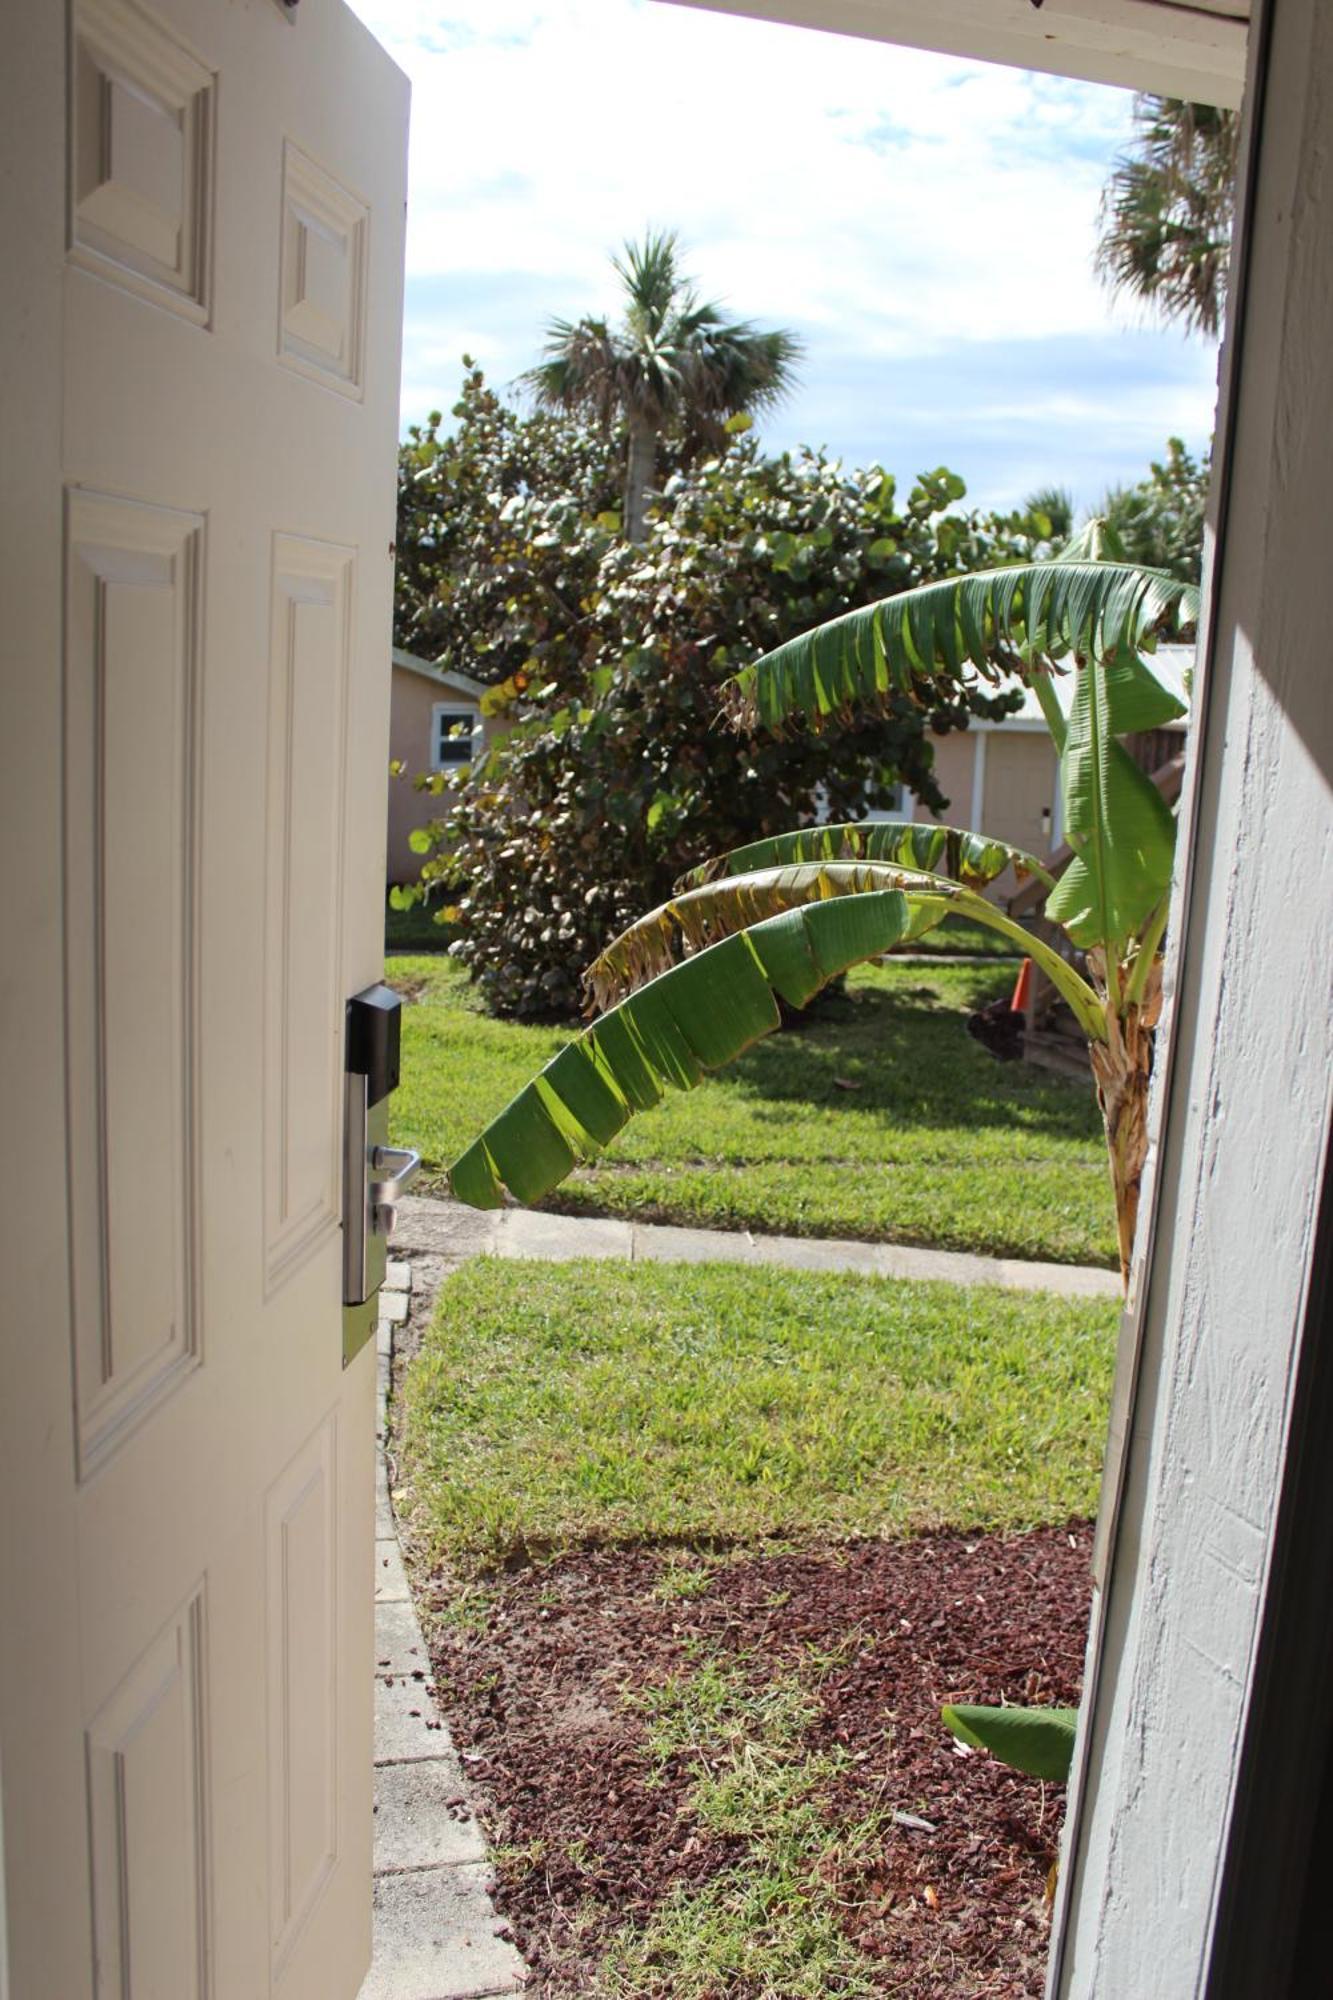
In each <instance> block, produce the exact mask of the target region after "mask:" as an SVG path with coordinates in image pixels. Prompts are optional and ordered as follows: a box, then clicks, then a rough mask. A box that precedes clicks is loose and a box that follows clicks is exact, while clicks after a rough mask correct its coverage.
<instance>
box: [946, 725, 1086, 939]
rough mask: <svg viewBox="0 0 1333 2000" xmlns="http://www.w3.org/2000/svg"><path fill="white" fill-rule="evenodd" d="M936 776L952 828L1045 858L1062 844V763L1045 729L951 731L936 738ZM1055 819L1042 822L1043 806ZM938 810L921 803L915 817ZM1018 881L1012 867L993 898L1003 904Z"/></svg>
mask: <svg viewBox="0 0 1333 2000" xmlns="http://www.w3.org/2000/svg"><path fill="white" fill-rule="evenodd" d="M935 776H936V781H937V782H938V784H939V787H940V790H941V791H942V792H943V793H944V794H945V796H946V797H947V799H948V801H949V804H948V807H947V808H946V810H945V811H944V812H942V813H941V814H939V818H940V819H941V820H943V822H944V824H945V825H946V826H961V827H966V828H968V829H969V831H971V832H975V833H985V834H989V835H990V836H991V838H992V839H993V840H1007V841H1008V842H1009V843H1010V845H1011V846H1013V847H1022V848H1024V849H1026V851H1027V852H1028V853H1029V854H1035V855H1036V856H1037V857H1038V858H1039V859H1040V858H1041V857H1042V856H1044V855H1047V854H1050V853H1051V852H1052V850H1053V849H1054V848H1055V847H1057V846H1058V845H1059V841H1058V839H1057V838H1056V832H1057V830H1058V827H1059V816H1058V814H1057V813H1056V811H1055V807H1056V792H1057V786H1058V764H1057V760H1056V755H1055V749H1054V746H1053V744H1052V743H1051V740H1050V738H1049V736H1047V734H1046V732H1045V730H1044V729H1027V728H1018V727H1015V726H1010V727H1008V728H1006V727H1005V726H1004V725H1003V724H1002V725H1001V726H1000V727H999V728H996V729H984V730H983V729H964V730H954V731H951V732H950V734H949V735H947V736H939V737H936V739H935ZM1043 808H1049V809H1050V811H1051V815H1052V817H1051V819H1050V821H1049V823H1048V825H1047V827H1046V828H1043V826H1042V810H1043ZM935 817H936V815H935V814H933V813H931V812H928V811H927V810H926V808H925V807H924V806H923V805H921V804H920V803H918V805H917V808H916V811H915V813H914V814H913V818H914V819H917V820H926V821H929V820H933V819H934V818H935ZM1017 886H1018V884H1017V882H1016V881H1015V880H1014V876H1013V873H1012V871H1011V870H1008V869H1006V870H1005V873H1004V874H1003V875H1002V876H1000V878H999V880H998V881H996V882H993V883H992V884H991V886H990V888H989V889H988V890H987V892H986V893H987V894H988V895H989V897H990V898H991V900H992V902H997V903H1003V902H1004V901H1005V900H1006V899H1007V898H1008V897H1009V896H1011V895H1012V894H1013V892H1014V890H1015V889H1016V888H1017Z"/></svg>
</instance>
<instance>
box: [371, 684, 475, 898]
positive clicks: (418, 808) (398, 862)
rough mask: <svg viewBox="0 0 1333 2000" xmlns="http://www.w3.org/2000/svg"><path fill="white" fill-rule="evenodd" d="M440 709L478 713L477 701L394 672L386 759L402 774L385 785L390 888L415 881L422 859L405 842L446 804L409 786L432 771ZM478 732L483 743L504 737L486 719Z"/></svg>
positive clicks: (445, 686)
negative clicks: (399, 766) (434, 718)
mask: <svg viewBox="0 0 1333 2000" xmlns="http://www.w3.org/2000/svg"><path fill="white" fill-rule="evenodd" d="M441 703H444V704H445V705H447V706H448V707H449V708H457V709H459V710H463V709H470V710H471V711H472V712H473V713H479V712H480V711H479V704H478V703H477V702H476V701H474V700H472V699H470V698H469V697H468V696H467V695H465V694H460V693H459V691H458V690H457V689H456V688H452V687H450V686H448V684H447V683H445V682H441V681H432V680H428V679H427V678H426V677H425V675H424V674H419V673H414V672H413V671H412V670H411V668H409V667H400V666H395V667H394V670H393V705H392V709H391V716H390V724H389V755H390V757H391V758H392V759H393V760H394V762H395V763H401V764H402V766H403V774H402V776H401V777H398V778H394V777H391V778H390V779H389V837H388V854H387V879H388V881H389V882H390V883H395V882H414V881H415V880H416V878H417V875H418V874H419V873H420V870H421V859H422V857H421V856H420V855H419V854H415V853H414V852H413V851H412V848H411V847H410V846H409V844H408V840H409V836H410V834H411V833H412V832H413V831H414V829H415V828H417V827H419V826H425V825H426V824H427V822H428V821H430V820H432V819H438V818H439V816H440V813H441V812H442V811H443V810H444V808H445V806H446V804H447V797H448V795H447V792H446V793H443V794H436V793H435V792H419V791H418V790H417V789H416V786H415V785H414V784H413V783H412V780H413V778H414V777H416V775H417V773H418V772H420V771H429V770H430V768H431V730H432V716H433V713H434V710H435V709H436V707H437V706H439V705H440V704H441ZM482 730H483V734H484V736H485V740H486V742H487V743H492V742H493V741H494V740H495V737H496V736H497V735H499V734H502V733H503V728H502V725H501V724H499V723H496V722H493V721H491V720H490V719H489V718H486V717H483V720H482ZM446 775H447V774H446ZM450 789H452V787H450Z"/></svg>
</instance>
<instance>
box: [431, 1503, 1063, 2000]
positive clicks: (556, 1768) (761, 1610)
mask: <svg viewBox="0 0 1333 2000" xmlns="http://www.w3.org/2000/svg"><path fill="white" fill-rule="evenodd" d="M1090 1545H1091V1530H1090V1528H1089V1527H1088V1525H1087V1524H1086V1523H1084V1522H1073V1523H1069V1524H1068V1525H1066V1526H1065V1527H1062V1528H1046V1529H1041V1530H1038V1531H1037V1532H1035V1533H1030V1534H1023V1535H981V1534H972V1535H962V1534H954V1533H949V1534H931V1535H922V1536H920V1537H918V1538H916V1539H913V1540H909V1541H898V1542H889V1541H861V1542H853V1543H841V1544H836V1545H832V1544H827V1543H825V1544H817V1545H813V1546H807V1547H805V1548H803V1549H801V1550H800V1551H799V1552H797V1553H790V1552H787V1553H781V1552H767V1551H764V1550H758V1551H749V1550H747V1551H736V1552H733V1553H732V1554H731V1555H730V1556H729V1558H728V1559H727V1560H726V1561H724V1562H722V1563H721V1564H720V1565H719V1566H718V1568H717V1569H716V1571H715V1572H714V1574H713V1576H712V1580H711V1583H710V1587H709V1589H708V1591H707V1593H706V1594H705V1595H702V1596H698V1597H690V1598H684V1599H681V1598H672V1599H668V1600H666V1601H663V1600H662V1599H659V1598H658V1597H656V1596H654V1595H653V1587H654V1585H655V1584H656V1583H657V1581H658V1579H659V1578H660V1577H661V1575H662V1573H663V1570H664V1569H665V1568H666V1567H667V1564H668V1562H669V1561H670V1560H671V1555H670V1552H667V1551H664V1550H662V1549H657V1548H632V1549H617V1550H609V1551H608V1550H602V1551H592V1552H586V1551H585V1552H579V1553H575V1554H571V1555H566V1556H562V1557H559V1558H557V1559H556V1560H554V1561H551V1562H549V1563H543V1564H541V1565H540V1566H534V1567H527V1568H523V1569H520V1570H518V1571H517V1572H516V1573H514V1574H512V1575H509V1576H506V1577H504V1578H501V1579H500V1580H499V1581H498V1582H497V1583H496V1585H495V1599H494V1603H493V1607H492V1609H491V1611H490V1613H489V1615H488V1617H487V1620H486V1623H485V1628H484V1629H482V1630H463V1631H456V1630H455V1631H451V1630H446V1631H445V1632H444V1634H443V1636H442V1637H441V1638H440V1639H439V1641H438V1643H437V1645H436V1650H435V1654H434V1667H435V1673H436V1681H437V1685H438V1689H439V1694H440V1700H441V1705H442V1707H443V1708H444V1710H445V1712H446V1713H447V1715H448V1717H449V1721H450V1727H451V1728H452V1730H453V1731H454V1734H455V1739H456V1741H457V1743H458V1746H459V1748H460V1750H461V1751H462V1752H463V1754H464V1757H465V1761H466V1766H467V1769H468V1772H469V1775H470V1777H471V1778H472V1780H473V1781H474V1783H475V1784H476V1786H477V1788H478V1791H479V1793H480V1797H481V1802H482V1811H483V1817H484V1818H485V1819H486V1821H487V1823H488V1831H489V1832H490V1834H491V1836H492V1838H493V1839H498V1840H499V1841H500V1842H502V1843H503V1844H504V1845H505V1846H507V1847H509V1848H510V1849H514V1850H518V1853H511V1854H509V1855H506V1854H505V1853H504V1852H503V1851H502V1852H501V1854H500V1857H499V1863H498V1875H499V1890H498V1897H497V1900H498V1901H499V1903H500V1905H501V1907H502V1909H503V1911H504V1913H505V1915H506V1916H507V1917H508V1919H509V1921H510V1923H511V1924H512V1926H513V1930H514V1934H515V1936H516V1938H517V1941H518V1943H519V1946H520V1948H521V1949H522V1950H523V1952H524V1954H525V1955H526V1957H527V1959H528V1962H529V1964H530V1965H531V1966H532V1967H533V1968H534V1981H533V1989H532V1990H533V1991H535V1992H537V1993H541V1994H544V1995H548V1996H557V1995H560V1996H563V1995H567V1994H576V1993H586V1992H587V1991H588V1990H589V1989H590V1987H591V1986H592V1985H593V1984H594V1983H595V1970H596V1966H597V1964H598V1962H599V1959H600V1956H601V1952H602V1950H603V1949H604V1948H605V1945H606V1942H607V1940H608V1938H609V1937H610V1936H611V1934H612V1933H613V1932H614V1931H615V1930H616V1929H617V1928H618V1927H619V1926H620V1925H621V1924H622V1923H623V1922H624V1921H625V1920H626V1919H627V1918H633V1919H634V1920H636V1921H638V1922H642V1921H643V1920H644V1919H645V1918H646V1917H647V1916H648V1915H649V1914H650V1913H651V1912H652V1910H653V1908H654V1907H655V1905H656V1904H657V1903H658V1902H659V1901H660V1900H661V1899H662V1897H663V1896H664V1895H665V1894H666V1892H667V1891H668V1890H669V1889H670V1888H671V1887H672V1886H673V1885H674V1884H677V1883H682V1882H695V1883H698V1882H701V1881H703V1880H705V1879H706V1878H707V1877H709V1876H710V1875H711V1874H713V1873H714V1872H716V1871H718V1870H720V1869H723V1868H727V1867H731V1866H734V1865H735V1863H736V1861H737V1860H738V1858H739V1857H740V1856H741V1855H743V1853H744V1843H743V1842H737V1841H735V1840H729V1839H723V1838H719V1837H716V1836H713V1835H711V1834H709V1833H707V1832H705V1831H703V1830H701V1829H700V1828H699V1827H698V1826H697V1825H695V1824H692V1823H691V1820H690V1817H689V1814H688V1812H685V1813H682V1811H681V1804H682V1799H683V1797H684V1795H685V1793H686V1792H687V1791H688V1789H689V1785H690V1783H691V1780H692V1776H693V1772H692V1769H691V1767H690V1765H689V1763H688V1761H687V1760H684V1759H680V1760H673V1761H672V1763H671V1764H669V1765H668V1766H667V1770H666V1779H665V1782H662V1783H659V1784H657V1785H655V1786H648V1785H646V1784H645V1779H646V1778H647V1776H648V1775H649V1772H650V1768H651V1766H650V1761H649V1759H648V1756H647V1754H646V1752H645V1748H644V1738H643V1723H642V1721H641V1719H640V1718H639V1717H638V1716H636V1715H634V1714H633V1713H630V1712H627V1711H626V1709H625V1708H624V1706H623V1705H622V1703H621V1700H620V1696H621V1692H622V1690H624V1689H625V1688H626V1687H631V1688H639V1687H643V1686H645V1685H647V1684H650V1683H656V1682H660V1681H661V1680H663V1679H664V1678H665V1677H666V1676H667V1675H668V1674H669V1673H671V1672H673V1671H677V1670H680V1669H681V1668H683V1667H685V1666H686V1665H687V1664H688V1655H687V1650H686V1649H687V1645H688V1644H689V1642H691V1641H703V1642H706V1643H707V1644H709V1645H710V1646H712V1647H715V1648H717V1649H718V1650H719V1651H720V1652H721V1653H722V1654H723V1655H724V1657H725V1656H728V1655H730V1656H744V1655H753V1656H754V1657H755V1661H757V1662H758V1663H760V1664H759V1666H758V1669H757V1670H758V1671H759V1672H760V1673H762V1671H763V1667H764V1664H767V1665H768V1666H771V1668H772V1670H773V1671H774V1672H777V1671H782V1670H788V1671H789V1670H791V1669H792V1668H793V1667H795V1666H798V1665H799V1664H800V1663H801V1662H802V1661H808V1657H809V1649H810V1648H811V1647H818V1648H819V1649H821V1650H822V1651H825V1652H831V1651H833V1650H834V1649H835V1648H841V1649H842V1650H841V1651H840V1654H839V1664H837V1665H836V1666H834V1668H833V1670H832V1671H831V1672H830V1673H829V1674H828V1675H827V1677H826V1678H825V1679H824V1680H823V1681H822V1683H821V1686H820V1695H821V1704H822V1706H821V1713H820V1715H819V1717H818V1719H817V1721H816V1723H815V1725H814V1727H813V1729H812V1731H811V1733H810V1737H809V1744H810V1747H811V1748H812V1749H829V1748H831V1747H832V1746H834V1745H837V1744H841V1745H846V1746H847V1747H849V1748H850V1749H851V1750H852V1751H853V1753H854V1758H853V1761H852V1762H851V1763H850V1765H849V1766H848V1767H847V1768H846V1769H845V1770H844V1771H843V1773H842V1774H841V1775H840V1776H839V1777H837V1778H836V1779H835V1780H834V1781H833V1782H832V1784H831V1786H830V1788H829V1790H828V1792H827V1793H826V1794H825V1795H824V1800H825V1803H826V1806H827V1811H828V1815H829V1819H830V1822H831V1823H833V1822H839V1821H848V1820H855V1819H857V1818H858V1817H862V1816H864V1815H866V1814H868V1813H869V1812H871V1811H872V1810H874V1809H875V1808H876V1807H879V1808H883V1807H886V1806H887V1807H889V1808H894V1809H898V1810H900V1811H905V1812H907V1813H909V1814H912V1815H915V1816H916V1817H917V1818H920V1819H923V1820H927V1821H929V1822H930V1823H931V1827H932V1829H933V1830H932V1831H929V1832H927V1831H924V1830H921V1829H916V1828H912V1827H900V1826H897V1825H895V1826H894V1827H893V1828H892V1832H891V1834H890V1836H889V1837H888V1839H887V1841H886V1843H885V1845H884V1847H883V1850H882V1852H880V1853H878V1854H877V1856H876V1858H875V1859H874V1861H873V1863H872V1864H871V1866H870V1868H869V1870H868V1871H867V1872H866V1873H864V1874H863V1875H861V1876H860V1878H859V1879H858V1880H856V1881H854V1882H850V1883H841V1882H840V1883H839V1896H840V1899H841V1901H842V1903H843V1905H844V1911H843V1922H844V1924H845V1928H846V1930H847V1932H848V1937H849V1942H852V1941H854V1942H855V1944H856V1946H857V1947H858V1948H859V1950H860V1952H861V1953H863V1954H865V1955H866V1956H868V1957H869V1958H870V1959H871V1960H873V1962H874V1963H875V1965H876V1966H877V1967H882V1978H883V1985H882V1990H883V1992H884V1993H885V1994H893V1995H895V1996H898V2000H936V1996H945V1995H948V1996H950V2000H1016V1996H1019V1995H1023V1996H1026V1995H1039V1994H1040V1993H1041V1991H1042V1983H1043V1977H1044V1966H1045V1956H1046V1938H1047V1928H1048V1919H1047V1912H1046V1907H1045V1887H1046V1881H1047V1875H1048V1872H1049V1870H1050V1867H1051V1864H1052V1862H1053V1860H1054V1858H1055V1853H1056V1845H1057V1841H1058V1837H1059V1830H1060V1821H1061V1816H1062V1812H1063V1795H1062V1792H1061V1789H1060V1788H1059V1787H1058V1786H1051V1785H1047V1786H1042V1785H1041V1784H1039V1783H1037V1782H1036V1781H1034V1780H1032V1779H1028V1778H1024V1777H1020V1776H1019V1775H1018V1774H1017V1773H1014V1772H1011V1771H1008V1770H1005V1769H1004V1768H1003V1767H1002V1766H1000V1765H998V1764H996V1763H995V1762H994V1761H993V1760H992V1759H990V1758H989V1757H987V1756H986V1755H984V1754H982V1753H972V1754H960V1753H959V1750H958V1749H957V1748H956V1747H955V1745H954V1743H953V1740H952V1738H951V1737H949V1736H948V1735H947V1734H946V1732H945V1731H944V1729H943V1728H942V1726H941V1723H940V1720H939V1708H940V1704H941V1702H943V1701H948V1700H959V1701H999V1700H1000V1699H1002V1698H1003V1699H1005V1700H1009V1701H1017V1702H1042V1703H1045V1702H1050V1703H1058V1704H1072V1703H1073V1702H1075V1701H1077V1699H1078V1692H1079V1683H1080V1678H1081V1674H1082V1669H1083V1650H1084V1641H1085V1636H1086V1631H1087V1618H1088V1608H1089V1597H1090V1586H1089V1581H1088V1556H1089V1549H1090ZM436 1595H437V1601H438V1602H440V1603H444V1602H445V1601H446V1599H447V1587H446V1586H444V1585H443V1584H440V1585H438V1586H437V1592H436ZM751 1670H752V1669H747V1671H751ZM677 1764H679V1768H676V1766H677ZM533 1842H540V1850H539V1852H540V1856H541V1858H540V1861H539V1862H538V1864H537V1865H536V1866H533V1865H532V1864H531V1862H525V1861H524V1860H523V1859H522V1858H521V1850H522V1849H524V1848H525V1847H528V1845H529V1844H530V1843H533ZM571 1848H572V1851H573V1857H574V1858H573V1859H570V1858H568V1857H569V1851H570V1849H571ZM576 1915H577V1919H578V1921H577V1922H576V1921H575V1917H576ZM718 2000H748V1995H746V1994H744V1993H743V1991H742V1989H741V1988H740V1987H739V1986H738V1987H736V1988H734V1989H732V1990H731V1991H729V1992H728V1993H727V1994H725V1995H723V1994H719V1995H718Z"/></svg>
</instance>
